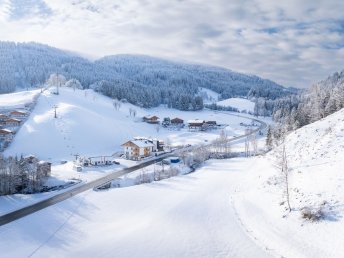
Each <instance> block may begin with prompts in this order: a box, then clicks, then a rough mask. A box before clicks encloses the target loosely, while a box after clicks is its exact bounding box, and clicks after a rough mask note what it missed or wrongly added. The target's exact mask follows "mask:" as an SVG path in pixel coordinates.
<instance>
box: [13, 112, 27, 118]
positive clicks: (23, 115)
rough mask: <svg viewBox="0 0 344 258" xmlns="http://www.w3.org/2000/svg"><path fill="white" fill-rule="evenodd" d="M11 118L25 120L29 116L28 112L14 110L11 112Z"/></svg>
mask: <svg viewBox="0 0 344 258" xmlns="http://www.w3.org/2000/svg"><path fill="white" fill-rule="evenodd" d="M10 116H11V117H12V118H23V117H26V116H27V112H25V111H21V110H13V111H11V113H10Z"/></svg>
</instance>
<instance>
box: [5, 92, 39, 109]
mask: <svg viewBox="0 0 344 258" xmlns="http://www.w3.org/2000/svg"><path fill="white" fill-rule="evenodd" d="M39 92H40V91H39V90H30V91H21V92H16V93H9V94H0V110H1V109H15V108H24V107H25V106H26V105H30V104H32V103H33V102H34V101H35V99H36V97H37V96H38V94H39Z"/></svg>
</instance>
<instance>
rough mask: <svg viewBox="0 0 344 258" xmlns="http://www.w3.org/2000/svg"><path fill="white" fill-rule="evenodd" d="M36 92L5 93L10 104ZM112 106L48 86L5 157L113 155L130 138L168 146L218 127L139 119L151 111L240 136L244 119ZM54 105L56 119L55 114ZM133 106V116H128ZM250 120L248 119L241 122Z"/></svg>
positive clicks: (213, 134) (201, 137)
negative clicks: (196, 128)
mask: <svg viewBox="0 0 344 258" xmlns="http://www.w3.org/2000/svg"><path fill="white" fill-rule="evenodd" d="M34 93H37V91H32V92H21V93H20V94H19V93H12V94H6V95H7V97H8V98H10V99H12V101H11V103H10V104H14V103H15V101H14V100H15V99H17V100H18V103H21V102H22V99H25V100H26V101H28V99H29V98H28V96H31V95H33V94H34ZM120 105H121V106H120V108H119V109H118V110H116V109H115V108H114V105H113V100H112V99H110V98H108V97H106V96H103V95H101V94H99V93H97V92H94V91H93V90H77V89H76V90H75V91H74V90H73V89H71V88H67V87H62V88H60V94H59V95H55V94H52V93H51V92H50V91H49V90H47V91H45V92H43V93H42V94H40V96H39V98H38V100H37V104H36V106H35V108H34V109H33V111H32V113H31V115H30V116H29V118H28V119H27V121H26V122H25V124H24V125H22V127H21V128H20V130H19V131H18V133H17V134H16V135H15V138H14V140H13V142H12V143H11V145H10V146H9V147H8V149H7V150H6V151H5V154H6V155H12V156H14V155H21V154H23V155H29V154H34V155H36V156H37V157H40V158H42V159H48V160H51V161H59V160H60V159H67V160H71V159H73V158H74V157H73V155H74V154H80V155H90V156H99V155H112V154H113V153H115V152H117V151H121V150H122V147H121V144H123V143H124V142H126V141H128V140H130V139H132V137H135V136H145V137H156V138H159V139H162V140H164V141H167V142H170V144H172V145H184V144H199V143H204V142H205V141H211V140H214V139H215V138H217V137H218V136H219V133H220V130H213V131H209V132H190V131H188V130H187V129H186V128H185V129H182V130H171V129H169V128H163V127H158V128H157V126H156V125H152V124H147V123H143V122H142V117H143V116H146V115H150V114H154V115H158V116H159V117H160V119H161V120H162V119H163V118H164V117H170V118H174V117H179V118H181V119H183V120H184V121H185V122H186V121H187V120H190V119H196V118H199V119H205V120H215V121H217V123H219V124H227V125H228V126H227V127H226V128H225V131H226V133H227V135H228V136H229V137H231V136H235V135H240V134H243V130H244V128H242V127H241V126H240V125H239V124H240V122H245V119H243V118H238V117H236V116H229V115H227V114H222V113H215V112H213V111H208V110H200V111H194V112H185V111H179V110H176V109H168V108H165V107H162V106H160V107H156V108H153V109H149V110H147V109H143V108H140V107H136V106H134V105H132V104H130V103H121V104H120ZM54 106H57V118H54V108H53V107H54ZM130 110H135V113H136V116H135V117H134V116H130ZM246 121H249V120H246Z"/></svg>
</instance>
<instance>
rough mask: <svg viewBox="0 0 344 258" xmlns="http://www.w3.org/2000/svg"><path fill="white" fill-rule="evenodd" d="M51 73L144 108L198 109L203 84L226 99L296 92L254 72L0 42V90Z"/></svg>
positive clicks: (30, 83)
mask: <svg viewBox="0 0 344 258" xmlns="http://www.w3.org/2000/svg"><path fill="white" fill-rule="evenodd" d="M51 74H61V75H63V76H64V77H65V78H66V79H67V80H71V79H74V80H77V81H79V82H80V84H81V85H82V87H83V88H86V89H87V88H93V89H95V90H96V91H99V92H101V93H103V94H105V95H107V96H109V97H112V98H115V99H126V100H127V101H128V102H130V103H132V104H135V105H138V106H141V107H145V108H149V107H155V106H158V105H160V104H166V105H168V107H172V108H177V109H180V110H198V109H202V108H203V103H202V100H201V98H199V96H198V95H197V93H198V92H199V88H200V87H203V88H207V89H210V90H213V91H215V92H217V93H219V94H220V97H221V98H222V99H226V98H230V97H248V98H263V99H266V100H274V99H277V98H281V97H285V96H289V95H290V94H294V93H296V92H297V90H296V89H294V88H285V87H283V86H281V85H279V84H277V83H275V82H272V81H270V80H266V79H262V78H260V77H258V76H255V75H246V74H242V73H237V72H233V71H231V70H228V69H224V68H219V67H214V66H205V65H198V64H188V63H178V62H174V61H168V60H163V59H159V58H154V57H148V56H142V55H141V56H139V55H115V56H106V57H103V58H101V59H98V60H96V61H90V60H87V59H85V58H83V57H80V56H78V55H76V54H74V53H71V52H67V51H62V50H59V49H57V48H53V47H49V46H47V45H42V44H38V43H13V42H0V93H7V92H13V91H15V90H18V89H26V88H32V87H40V86H41V85H43V84H44V83H45V82H46V80H47V79H48V78H49V77H50V75H51Z"/></svg>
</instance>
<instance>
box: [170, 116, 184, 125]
mask: <svg viewBox="0 0 344 258" xmlns="http://www.w3.org/2000/svg"><path fill="white" fill-rule="evenodd" d="M183 124H184V120H183V119H180V118H178V117H175V118H173V119H171V125H183Z"/></svg>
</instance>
